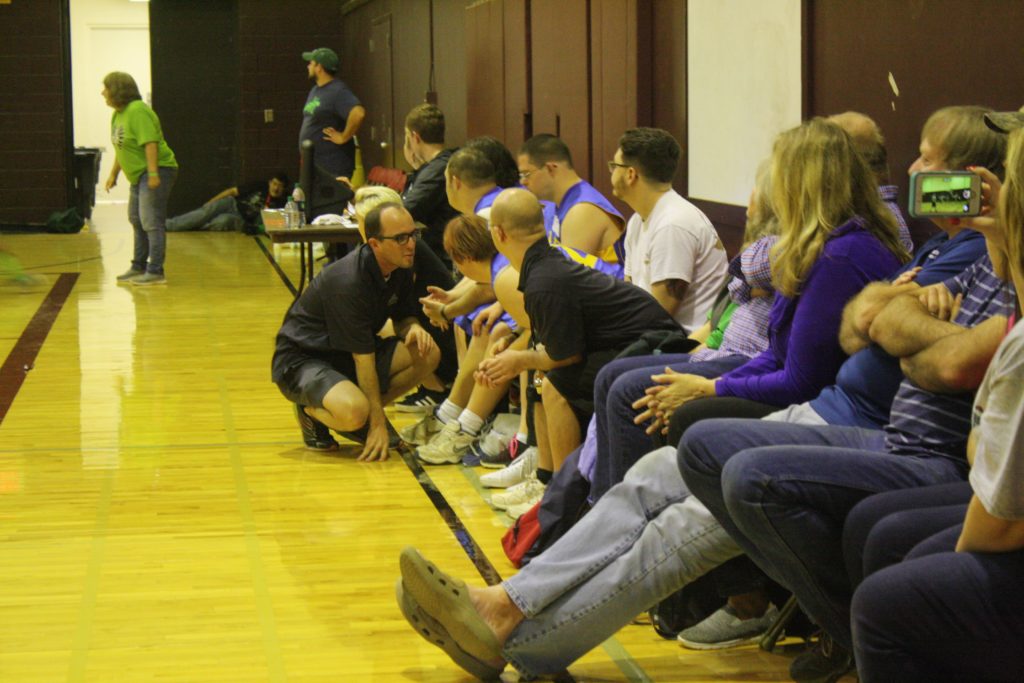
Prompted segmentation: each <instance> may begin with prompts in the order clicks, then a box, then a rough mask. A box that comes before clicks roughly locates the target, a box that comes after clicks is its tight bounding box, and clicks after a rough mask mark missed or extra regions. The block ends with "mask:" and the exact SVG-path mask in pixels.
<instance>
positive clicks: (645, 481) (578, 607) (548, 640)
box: [503, 447, 740, 675]
mask: <svg viewBox="0 0 1024 683" xmlns="http://www.w3.org/2000/svg"><path fill="white" fill-rule="evenodd" d="M739 552H740V550H739V547H738V546H737V545H736V544H735V543H734V542H733V541H732V540H731V539H730V538H729V536H728V534H726V533H725V531H724V530H723V529H722V527H721V526H720V525H719V524H718V523H717V522H716V521H715V519H714V518H713V517H712V516H711V513H709V512H708V511H707V509H705V508H704V506H702V505H701V504H700V502H699V501H697V500H696V499H695V498H694V497H693V496H691V495H690V492H689V491H688V490H687V488H686V486H685V485H684V484H683V480H682V477H680V476H679V468H678V467H677V466H676V456H675V449H673V448H670V447H665V448H661V449H658V450H656V451H653V452H651V453H649V454H647V455H646V456H644V457H643V458H641V459H640V461H639V462H637V463H636V465H634V466H633V467H632V468H631V469H630V470H629V472H627V473H626V477H625V479H624V480H623V481H622V483H620V484H618V485H617V486H613V487H612V488H611V490H609V491H608V493H607V494H605V495H604V497H602V498H601V500H600V501H598V503H597V505H595V506H594V508H593V509H592V510H591V511H590V512H589V513H588V514H587V515H586V516H585V517H583V519H581V520H580V521H579V522H577V524H576V525H575V526H574V527H573V528H572V529H570V530H569V532H568V533H566V534H565V536H563V537H562V538H561V539H559V540H558V542H557V543H555V544H554V545H553V546H551V547H550V548H548V549H547V550H545V551H544V552H543V553H541V554H540V555H539V556H538V557H536V558H535V559H534V560H533V561H531V562H530V564H529V565H527V566H526V567H524V568H523V569H522V570H521V571H520V572H519V573H518V574H516V575H514V576H512V577H511V578H509V579H507V580H506V581H505V582H504V583H503V586H504V588H505V591H506V592H507V593H508V595H509V597H510V598H511V599H512V601H513V602H515V604H516V605H517V606H518V607H519V609H520V610H522V612H523V614H524V615H526V619H525V620H524V621H523V622H522V623H520V624H519V626H517V627H516V628H515V630H513V631H512V633H511V635H510V636H509V638H508V640H506V641H505V646H504V650H503V655H504V657H505V659H506V660H507V661H508V662H510V663H511V664H512V665H514V666H515V667H516V668H517V669H519V670H520V671H522V672H524V673H527V674H530V675H541V674H546V673H552V672H557V671H561V670H562V669H564V668H565V667H566V666H568V665H569V664H570V663H572V662H573V661H575V660H576V659H578V658H579V657H580V656H582V655H583V654H585V653H586V652H588V651H589V650H591V649H593V648H594V647H596V646H597V645H599V644H600V643H602V642H604V641H605V640H606V639H608V638H609V637H611V636H612V635H613V634H614V633H615V632H616V631H618V630H619V629H620V628H622V627H623V626H625V625H626V624H628V623H629V622H630V620H632V619H633V618H634V617H635V616H636V615H638V614H640V613H641V612H642V611H643V610H645V609H647V608H649V607H651V606H652V605H654V604H655V603H657V602H659V601H661V600H663V599H665V598H667V597H668V596H669V595H672V594H673V593H675V592H676V591H678V590H679V589H680V588H682V587H683V586H685V585H686V584H688V583H689V582H691V581H693V580H694V579H696V578H698V577H699V576H701V575H702V574H704V573H706V572H708V571H709V570H711V569H714V568H715V567H717V566H718V565H720V564H722V563H724V562H726V561H727V560H730V559H732V558H733V557H736V556H737V555H738V554H739Z"/></svg>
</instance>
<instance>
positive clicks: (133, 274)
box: [117, 268, 146, 282]
mask: <svg viewBox="0 0 1024 683" xmlns="http://www.w3.org/2000/svg"><path fill="white" fill-rule="evenodd" d="M145 274H146V271H144V270H136V269H135V268H129V269H128V270H126V271H124V272H123V273H121V274H120V275H118V276H117V281H118V282H129V281H131V280H134V279H135V278H137V277H139V276H140V275H145Z"/></svg>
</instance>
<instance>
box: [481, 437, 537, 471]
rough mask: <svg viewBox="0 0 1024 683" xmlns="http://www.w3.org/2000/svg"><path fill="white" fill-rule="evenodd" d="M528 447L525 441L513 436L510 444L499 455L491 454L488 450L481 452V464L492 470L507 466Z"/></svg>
mask: <svg viewBox="0 0 1024 683" xmlns="http://www.w3.org/2000/svg"><path fill="white" fill-rule="evenodd" d="M527 448H528V446H527V445H526V444H525V443H523V442H522V441H520V440H519V439H517V438H515V437H512V438H511V439H509V441H508V445H507V446H505V447H504V448H502V449H501V450H500V451H498V454H497V455H491V454H490V453H487V452H483V453H481V454H480V464H481V465H483V466H484V467H486V468H488V469H492V470H498V469H501V468H502V467H507V466H508V465H509V464H511V462H512V461H513V460H515V457H516V456H517V455H519V454H520V453H522V452H523V451H525V450H526V449H527Z"/></svg>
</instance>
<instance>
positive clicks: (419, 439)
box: [399, 413, 444, 446]
mask: <svg viewBox="0 0 1024 683" xmlns="http://www.w3.org/2000/svg"><path fill="white" fill-rule="evenodd" d="M442 429H444V423H443V422H441V421H440V420H438V419H437V417H436V416H435V415H434V414H433V413H431V414H430V415H427V416H426V417H425V418H423V419H422V420H420V421H419V422H417V423H416V424H414V425H410V426H408V427H406V428H404V429H403V430H402V431H400V432H399V435H400V436H401V437H402V441H405V442H406V443H411V444H412V445H414V446H423V445H424V444H426V443H427V442H429V441H430V440H431V439H433V438H434V435H435V434H437V433H438V432H440V431H441V430H442Z"/></svg>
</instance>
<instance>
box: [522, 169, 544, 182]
mask: <svg viewBox="0 0 1024 683" xmlns="http://www.w3.org/2000/svg"><path fill="white" fill-rule="evenodd" d="M539 170H540V169H539V168H535V169H533V170H530V171H520V172H519V182H520V183H525V182H526V181H527V180H529V178H530V176H532V175H533V174H534V173H536V172H537V171H539Z"/></svg>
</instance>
